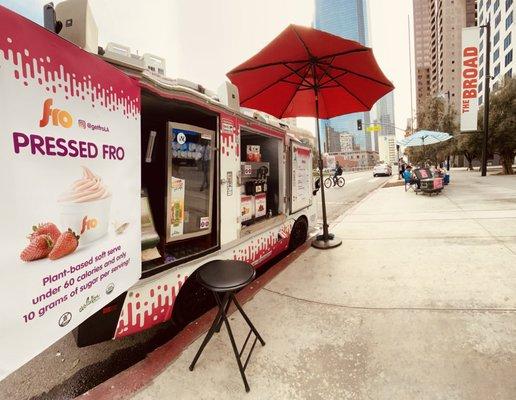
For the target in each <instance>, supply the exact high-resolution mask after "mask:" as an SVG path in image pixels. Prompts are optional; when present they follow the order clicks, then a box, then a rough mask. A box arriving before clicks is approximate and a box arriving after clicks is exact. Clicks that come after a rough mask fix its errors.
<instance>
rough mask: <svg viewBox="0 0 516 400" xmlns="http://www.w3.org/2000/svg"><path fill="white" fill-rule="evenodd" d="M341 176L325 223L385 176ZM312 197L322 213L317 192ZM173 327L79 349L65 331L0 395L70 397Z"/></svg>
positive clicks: (0, 387)
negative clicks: (314, 196)
mask: <svg viewBox="0 0 516 400" xmlns="http://www.w3.org/2000/svg"><path fill="white" fill-rule="evenodd" d="M344 178H345V179H346V184H345V186H344V187H342V188H339V187H332V188H330V189H327V190H326V192H325V193H326V205H327V212H328V221H329V222H330V223H331V222H332V221H333V220H334V219H335V218H337V217H338V216H340V215H341V214H342V213H343V212H345V211H346V210H347V209H348V208H350V207H351V206H353V205H354V204H356V203H357V202H358V201H360V200H361V199H362V198H364V197H365V196H366V195H367V194H368V193H370V192H371V191H372V190H374V189H376V188H377V187H379V186H380V185H381V184H382V183H383V182H385V180H386V179H388V178H373V176H372V171H363V172H356V173H345V174H344ZM316 202H317V204H318V206H319V216H321V215H322V214H321V211H320V210H321V208H320V193H318V195H317V198H316ZM320 222H322V219H321V220H320ZM270 264H271V265H270V266H273V263H270ZM265 269H266V268H265V267H263V268H261V269H260V270H265ZM262 272H263V271H262ZM177 331H178V328H177V327H174V326H173V325H167V324H163V325H160V326H158V327H155V328H153V329H150V330H148V331H146V332H144V333H141V334H139V335H134V336H130V337H128V338H125V339H123V340H113V341H108V342H104V343H100V344H97V345H93V346H88V347H84V348H78V347H77V346H76V344H75V339H74V337H73V335H72V334H71V333H70V334H68V335H66V336H65V337H63V338H62V339H60V340H58V341H57V342H56V343H54V344H53V345H52V346H51V347H49V348H48V349H46V350H45V351H43V352H42V353H41V354H39V355H38V356H36V357H35V358H34V359H32V360H31V361H30V362H28V363H27V364H25V365H24V366H23V367H21V368H20V369H19V370H18V371H16V372H14V373H13V374H11V375H10V376H8V377H7V378H6V379H4V380H3V381H1V382H0V399H10V400H19V399H20V400H21V399H24V400H25V399H33V400H35V399H37V400H42V399H52V400H55V399H72V398H74V397H76V396H78V395H80V394H82V393H83V392H85V391H86V390H88V389H90V388H92V387H94V386H96V385H98V384H99V383H101V382H103V381H104V380H106V379H108V378H110V377H111V376H114V375H115V374H117V373H118V372H120V371H122V370H124V369H126V368H128V367H130V366H131V365H133V364H135V363H136V362H138V361H140V360H141V359H143V358H144V357H145V356H146V355H147V354H148V353H149V352H151V351H152V350H154V349H155V348H157V347H159V346H160V345H162V344H164V343H166V342H167V341H168V340H170V339H171V338H172V337H173V336H174V335H175V334H176V333H177ZM20 346H23V343H20Z"/></svg>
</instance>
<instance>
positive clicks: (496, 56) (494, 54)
mask: <svg viewBox="0 0 516 400" xmlns="http://www.w3.org/2000/svg"><path fill="white" fill-rule="evenodd" d="M498 57H500V49H496V50H495V52H494V53H493V62H495V61H496V60H498Z"/></svg>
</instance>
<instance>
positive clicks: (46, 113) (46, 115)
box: [39, 99, 73, 128]
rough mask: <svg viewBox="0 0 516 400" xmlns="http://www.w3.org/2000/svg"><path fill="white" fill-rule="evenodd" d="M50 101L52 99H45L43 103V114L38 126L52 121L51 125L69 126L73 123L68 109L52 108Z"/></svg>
mask: <svg viewBox="0 0 516 400" xmlns="http://www.w3.org/2000/svg"><path fill="white" fill-rule="evenodd" d="M52 103H53V100H52V99H46V100H45V102H44V103H43V116H42V117H41V119H40V121H39V126H40V127H41V128H43V127H45V126H47V125H48V123H49V122H50V121H52V125H54V126H62V127H63V128H70V127H71V126H72V123H73V118H72V116H71V114H70V113H69V112H68V111H65V110H60V109H59V108H52Z"/></svg>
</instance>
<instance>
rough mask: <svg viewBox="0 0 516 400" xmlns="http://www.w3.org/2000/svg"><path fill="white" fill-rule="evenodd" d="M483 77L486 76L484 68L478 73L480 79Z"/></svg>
mask: <svg viewBox="0 0 516 400" xmlns="http://www.w3.org/2000/svg"><path fill="white" fill-rule="evenodd" d="M483 76H484V68H482V69H481V70H480V72H479V73H478V78H479V79H480V78H482V77H483Z"/></svg>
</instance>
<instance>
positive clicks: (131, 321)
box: [115, 275, 188, 338]
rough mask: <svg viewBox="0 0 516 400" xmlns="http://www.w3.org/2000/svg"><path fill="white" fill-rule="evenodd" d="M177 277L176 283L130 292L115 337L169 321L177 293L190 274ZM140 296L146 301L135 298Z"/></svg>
mask: <svg viewBox="0 0 516 400" xmlns="http://www.w3.org/2000/svg"><path fill="white" fill-rule="evenodd" d="M177 278H178V279H179V280H178V281H177V283H176V284H174V285H171V284H169V283H167V284H164V285H163V286H162V285H158V286H157V287H154V288H152V289H148V290H145V289H141V291H138V292H137V291H136V290H135V291H130V292H128V293H127V299H126V301H125V305H124V308H123V309H122V313H121V314H120V320H119V321H118V328H117V330H116V333H115V338H122V337H125V336H129V335H132V334H134V333H137V332H141V331H143V330H145V329H148V328H150V327H152V326H154V325H156V324H160V323H162V322H165V321H168V320H169V319H170V318H171V317H172V309H173V307H174V303H175V301H176V296H177V293H178V292H179V290H180V289H181V287H182V286H183V284H184V282H185V281H186V279H187V278H188V276H185V277H184V278H183V279H181V275H178V277H177ZM176 287H177V289H176ZM139 297H142V298H143V299H145V301H143V303H142V300H135V299H138V298H139Z"/></svg>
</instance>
